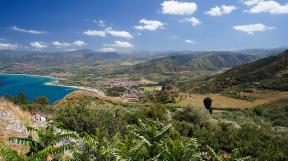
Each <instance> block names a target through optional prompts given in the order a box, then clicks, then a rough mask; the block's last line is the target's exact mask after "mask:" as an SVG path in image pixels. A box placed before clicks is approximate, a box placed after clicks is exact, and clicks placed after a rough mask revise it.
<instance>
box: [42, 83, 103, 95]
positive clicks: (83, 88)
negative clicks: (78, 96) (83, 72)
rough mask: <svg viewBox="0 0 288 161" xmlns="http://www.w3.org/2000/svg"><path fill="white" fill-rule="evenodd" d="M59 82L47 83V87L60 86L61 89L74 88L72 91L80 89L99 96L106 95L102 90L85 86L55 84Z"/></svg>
mask: <svg viewBox="0 0 288 161" xmlns="http://www.w3.org/2000/svg"><path fill="white" fill-rule="evenodd" d="M57 82H58V81H53V82H47V83H45V85H48V86H59V87H67V88H72V89H78V90H83V91H88V92H93V93H97V94H101V95H104V93H103V92H102V91H101V90H98V89H96V88H91V87H85V86H69V85H61V84H55V83H57Z"/></svg>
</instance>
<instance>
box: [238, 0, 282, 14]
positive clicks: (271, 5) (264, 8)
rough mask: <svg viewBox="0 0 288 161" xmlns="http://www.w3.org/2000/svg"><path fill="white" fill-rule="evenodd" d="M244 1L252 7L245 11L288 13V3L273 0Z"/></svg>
mask: <svg viewBox="0 0 288 161" xmlns="http://www.w3.org/2000/svg"><path fill="white" fill-rule="evenodd" d="M244 3H245V4H246V5H248V6H250V9H249V10H247V11H245V12H249V13H264V12H265V13H271V14H288V3H286V4H285V5H281V4H279V3H278V2H276V1H273V0H267V1H265V0H258V1H244Z"/></svg>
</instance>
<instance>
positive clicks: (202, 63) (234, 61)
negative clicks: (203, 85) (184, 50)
mask: <svg viewBox="0 0 288 161" xmlns="http://www.w3.org/2000/svg"><path fill="white" fill-rule="evenodd" d="M257 58H259V56H257V55H249V54H238V53H233V52H203V53H202V54H182V55H173V56H167V57H163V58H158V59H154V60H151V61H148V62H145V63H141V64H137V65H136V66H135V67H134V70H136V71H137V72H139V71H140V72H143V73H169V72H181V71H217V70H220V69H223V68H231V67H234V66H238V65H241V64H243V63H247V62H250V61H253V60H256V59H257Z"/></svg>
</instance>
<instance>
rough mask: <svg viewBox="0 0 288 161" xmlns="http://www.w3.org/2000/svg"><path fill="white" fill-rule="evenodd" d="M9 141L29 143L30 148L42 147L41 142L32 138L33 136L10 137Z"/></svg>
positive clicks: (21, 143) (22, 143)
mask: <svg viewBox="0 0 288 161" xmlns="http://www.w3.org/2000/svg"><path fill="white" fill-rule="evenodd" d="M9 142H12V143H16V144H20V145H29V146H30V148H33V149H38V148H40V144H39V143H38V142H36V141H35V140H33V139H32V137H28V138H19V137H10V138H9Z"/></svg>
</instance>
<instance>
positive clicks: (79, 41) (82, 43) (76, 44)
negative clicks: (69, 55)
mask: <svg viewBox="0 0 288 161" xmlns="http://www.w3.org/2000/svg"><path fill="white" fill-rule="evenodd" d="M73 45H75V46H85V45H87V44H86V43H85V42H84V41H82V40H76V41H74V42H73Z"/></svg>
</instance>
